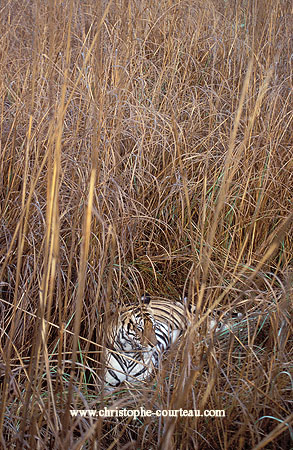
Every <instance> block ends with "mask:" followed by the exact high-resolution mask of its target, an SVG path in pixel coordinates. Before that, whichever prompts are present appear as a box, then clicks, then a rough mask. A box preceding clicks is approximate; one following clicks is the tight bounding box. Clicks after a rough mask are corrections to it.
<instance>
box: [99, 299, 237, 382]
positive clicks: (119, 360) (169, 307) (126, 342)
mask: <svg viewBox="0 0 293 450" xmlns="http://www.w3.org/2000/svg"><path fill="white" fill-rule="evenodd" d="M194 313H195V309H194V308H193V309H192V308H188V307H187V299H186V298H184V301H183V303H182V302H178V301H174V302H173V301H168V300H165V299H152V300H151V298H150V296H149V294H147V293H146V294H144V295H143V296H142V297H141V302H140V305H138V306H128V307H125V308H122V309H121V310H120V311H118V314H117V315H116V316H115V317H114V319H113V320H112V321H111V322H110V326H109V331H108V337H107V341H108V348H107V349H106V355H105V361H106V373H105V383H106V385H107V386H111V387H116V386H119V385H120V384H121V383H122V382H124V381H128V382H130V383H131V382H134V381H144V380H146V379H148V378H150V377H151V375H152V373H153V371H154V370H155V369H157V368H158V367H159V362H160V358H161V356H162V354H163V353H164V352H165V351H166V350H167V349H168V348H170V347H171V346H172V345H173V344H174V343H175V342H176V341H177V340H178V339H179V337H180V336H181V334H182V333H183V332H184V331H185V330H186V329H187V328H188V326H189V325H190V324H191V320H192V316H194ZM241 316H242V315H241V313H234V317H237V318H239V319H240V318H241ZM229 327H230V325H229V321H227V320H226V321H221V322H220V321H219V320H218V319H217V318H216V317H215V318H212V319H210V321H209V323H208V332H209V333H211V332H215V333H219V332H223V331H225V330H227V329H228V328H229Z"/></svg>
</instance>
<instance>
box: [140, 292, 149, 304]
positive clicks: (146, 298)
mask: <svg viewBox="0 0 293 450" xmlns="http://www.w3.org/2000/svg"><path fill="white" fill-rule="evenodd" d="M150 301H151V297H150V294H148V293H147V292H145V294H143V295H142V297H141V302H142V303H144V304H145V305H148V304H149V303H150Z"/></svg>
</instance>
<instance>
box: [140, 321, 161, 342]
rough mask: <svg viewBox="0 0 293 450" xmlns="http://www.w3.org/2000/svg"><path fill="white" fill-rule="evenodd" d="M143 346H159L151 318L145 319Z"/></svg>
mask: <svg viewBox="0 0 293 450" xmlns="http://www.w3.org/2000/svg"><path fill="white" fill-rule="evenodd" d="M141 343H142V345H149V344H151V345H157V343H158V341H157V336H156V333H155V330H154V326H153V322H152V321H151V319H149V318H145V319H144V327H143V332H142V341H141Z"/></svg>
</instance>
